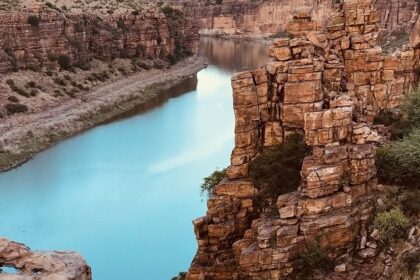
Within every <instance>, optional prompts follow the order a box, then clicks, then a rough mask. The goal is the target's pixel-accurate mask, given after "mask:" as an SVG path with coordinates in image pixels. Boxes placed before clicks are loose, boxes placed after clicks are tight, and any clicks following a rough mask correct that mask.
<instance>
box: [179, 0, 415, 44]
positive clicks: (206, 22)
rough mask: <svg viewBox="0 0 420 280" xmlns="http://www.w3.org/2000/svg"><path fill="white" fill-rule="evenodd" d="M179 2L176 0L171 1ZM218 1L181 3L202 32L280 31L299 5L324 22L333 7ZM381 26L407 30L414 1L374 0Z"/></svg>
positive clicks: (307, 1) (329, 1) (296, 0)
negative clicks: (311, 8)
mask: <svg viewBox="0 0 420 280" xmlns="http://www.w3.org/2000/svg"><path fill="white" fill-rule="evenodd" d="M173 2H176V3H179V1H173ZM219 2H220V4H217V3H218V1H216V3H214V2H213V1H207V0H202V1H198V2H193V3H190V2H189V1H181V3H184V4H183V5H184V6H185V8H184V9H185V12H186V13H187V14H189V15H191V16H192V17H195V18H196V19H197V20H198V21H199V23H200V29H201V30H200V32H201V34H206V35H217V34H228V35H233V34H242V35H243V34H245V35H257V36H258V35H270V34H276V33H279V32H283V31H284V30H285V28H286V24H287V22H288V21H289V20H291V18H292V16H291V14H292V13H291V12H292V11H293V10H294V9H295V8H296V7H300V6H311V7H313V8H314V11H313V15H312V17H313V19H314V20H315V21H316V22H318V23H319V24H321V25H323V24H325V21H326V19H327V18H328V16H329V15H330V13H331V12H332V10H333V3H338V2H340V1H333V0H259V1H247V0H224V1H219ZM375 5H376V7H377V9H378V11H379V18H380V25H381V28H384V29H386V30H387V31H392V30H396V29H400V30H403V31H407V30H409V29H410V28H411V26H412V24H413V23H414V22H415V20H416V17H417V16H418V11H419V4H418V1H416V0H392V1H390V0H378V1H376V3H375Z"/></svg>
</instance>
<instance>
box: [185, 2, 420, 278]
mask: <svg viewBox="0 0 420 280" xmlns="http://www.w3.org/2000/svg"><path fill="white" fill-rule="evenodd" d="M374 3H375V1H372V0H345V1H344V3H342V4H338V5H336V6H335V9H334V11H333V12H331V14H330V17H329V19H328V21H327V23H326V28H325V29H321V28H320V27H319V26H320V25H319V24H318V23H317V21H315V20H313V19H312V17H311V14H312V11H311V9H310V8H307V7H303V8H299V9H296V10H295V12H294V13H293V21H291V22H290V23H289V24H288V25H287V32H288V34H289V35H290V37H289V38H281V39H278V40H275V41H274V44H273V46H272V47H270V50H269V55H270V59H269V61H268V63H267V65H266V66H264V67H262V68H261V69H258V70H253V71H246V72H241V73H237V74H234V75H233V77H232V88H233V106H234V110H235V116H236V126H235V148H234V150H233V152H232V156H231V166H230V167H229V168H228V171H227V177H228V178H226V179H225V181H223V182H222V183H220V184H219V185H217V186H216V187H215V191H214V194H215V195H214V196H212V197H211V198H210V199H209V201H208V211H207V214H206V216H204V217H202V218H199V219H196V220H194V222H193V223H194V229H195V234H196V238H197V241H198V252H197V255H196V256H195V258H194V260H193V263H192V265H191V267H190V270H189V273H188V275H187V279H189V280H201V279H207V278H208V279H213V280H225V279H226V280H227V279H230V280H231V279H244V280H245V279H247V280H248V279H255V280H257V279H272V280H274V279H284V278H285V277H288V276H290V275H291V274H292V273H293V272H294V269H295V267H294V260H295V259H296V258H297V257H298V255H299V253H300V252H301V251H302V250H303V249H304V248H305V247H306V244H307V242H311V241H314V240H317V241H318V242H319V244H320V246H321V247H322V248H323V249H324V250H326V251H328V253H329V255H330V257H332V258H333V259H338V260H340V261H339V263H337V268H336V272H335V273H336V274H337V275H335V276H334V277H335V278H334V279H378V278H369V277H367V276H369V271H367V272H366V271H361V272H360V273H359V272H358V271H354V273H353V276H354V278H347V277H348V274H346V270H347V268H346V265H345V264H344V263H342V262H343V260H347V259H348V258H351V256H359V257H360V258H361V261H362V262H363V261H365V260H368V259H372V258H374V257H375V256H376V255H377V250H376V247H375V244H376V243H375V241H374V240H373V239H372V238H370V237H369V236H367V235H368V229H369V226H370V222H369V221H370V219H371V217H372V216H373V213H374V210H375V207H374V197H375V193H377V192H378V185H377V178H376V170H375V149H374V146H375V145H379V144H381V143H382V142H383V141H384V139H382V137H381V135H380V133H378V131H377V129H378V127H377V126H374V125H373V119H374V117H375V115H376V114H377V113H379V112H380V111H381V110H388V109H392V108H395V107H396V106H398V105H399V104H401V101H402V100H403V99H404V96H405V94H406V93H407V92H409V91H410V90H411V89H412V88H413V87H415V86H416V85H417V84H418V80H419V75H418V72H417V70H416V69H418V67H419V50H418V49H416V48H413V47H416V46H413V47H412V48H405V49H404V50H403V51H400V52H398V53H395V54H392V55H386V54H384V53H383V51H382V49H381V47H380V46H379V45H378V41H379V40H378V38H379V21H380V16H379V13H378V11H377V9H376V8H375V5H374ZM292 133H302V134H304V135H305V139H306V144H307V145H308V146H310V147H312V155H311V156H308V157H306V158H305V160H304V162H303V166H302V169H301V173H300V174H301V183H300V185H299V186H296V188H297V190H296V191H295V192H291V193H287V194H283V195H281V196H279V197H274V198H273V199H275V200H276V201H277V203H276V204H275V205H274V206H273V208H274V209H267V208H264V207H261V206H260V204H259V201H258V189H257V188H256V187H255V186H254V185H253V183H252V181H251V180H250V177H249V167H250V163H251V162H252V160H253V159H255V158H256V157H257V156H258V155H259V153H261V151H262V150H264V149H265V148H266V147H269V146H273V145H275V144H279V143H282V142H283V141H284V139H285V137H286V136H287V135H290V134H292ZM271 210H274V211H271ZM365 272H366V273H365ZM353 276H352V277H353Z"/></svg>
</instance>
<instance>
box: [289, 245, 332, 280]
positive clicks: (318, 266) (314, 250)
mask: <svg viewBox="0 0 420 280" xmlns="http://www.w3.org/2000/svg"><path fill="white" fill-rule="evenodd" d="M333 269H334V262H333V260H332V259H331V258H330V257H329V256H328V254H327V252H326V251H325V250H324V249H322V248H321V246H320V245H319V244H318V242H315V241H312V242H309V243H307V244H306V248H305V250H303V251H302V252H301V253H300V254H299V256H298V257H297V258H296V260H295V263H294V270H293V273H292V276H291V277H292V278H291V279H294V280H304V279H312V278H313V276H314V275H315V274H326V273H328V272H330V271H332V270H333Z"/></svg>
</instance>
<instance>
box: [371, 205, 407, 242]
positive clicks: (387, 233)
mask: <svg viewBox="0 0 420 280" xmlns="http://www.w3.org/2000/svg"><path fill="white" fill-rule="evenodd" d="M373 226H374V227H375V228H376V229H378V230H379V237H380V239H381V241H382V242H383V243H389V242H391V241H392V240H395V239H398V238H402V237H404V236H405V234H406V230H407V228H408V227H409V226H410V220H409V219H408V218H407V217H406V216H405V215H404V213H403V212H402V211H401V210H400V209H398V208H394V209H392V210H390V211H385V212H382V213H378V214H377V215H376V217H375V219H374V221H373Z"/></svg>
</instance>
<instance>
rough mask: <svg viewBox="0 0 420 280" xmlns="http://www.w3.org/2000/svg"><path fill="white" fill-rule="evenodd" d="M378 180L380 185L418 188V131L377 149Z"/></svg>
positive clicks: (419, 136)
mask: <svg viewBox="0 0 420 280" xmlns="http://www.w3.org/2000/svg"><path fill="white" fill-rule="evenodd" d="M376 167H377V171H378V172H377V173H378V178H379V180H380V182H382V183H389V184H392V183H395V184H406V185H411V186H417V187H418V186H419V180H420V129H415V130H413V131H412V132H411V133H410V134H409V135H408V136H406V137H405V138H403V139H401V140H398V141H396V142H393V143H391V144H390V145H388V146H385V147H382V148H378V149H377V152H376Z"/></svg>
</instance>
